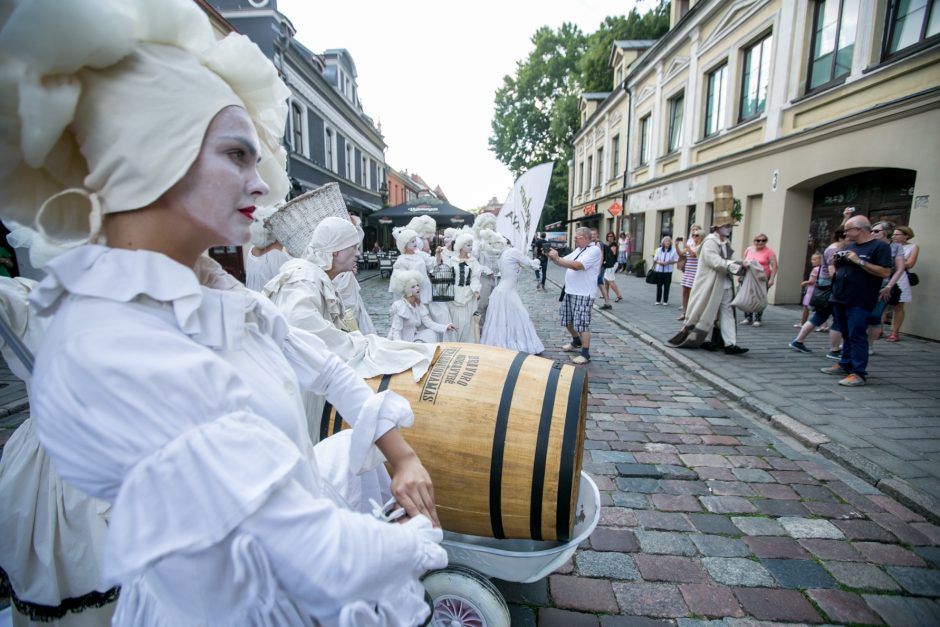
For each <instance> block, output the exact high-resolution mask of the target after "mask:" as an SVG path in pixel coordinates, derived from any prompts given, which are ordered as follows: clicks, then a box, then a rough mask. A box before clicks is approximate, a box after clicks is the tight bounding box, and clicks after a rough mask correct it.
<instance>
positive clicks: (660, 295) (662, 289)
mask: <svg viewBox="0 0 940 627" xmlns="http://www.w3.org/2000/svg"><path fill="white" fill-rule="evenodd" d="M670 285H672V271H671V270H670V271H669V272H657V273H656V302H657V303H664V304H665V303H668V302H669V286H670Z"/></svg>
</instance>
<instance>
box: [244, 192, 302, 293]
mask: <svg viewBox="0 0 940 627" xmlns="http://www.w3.org/2000/svg"><path fill="white" fill-rule="evenodd" d="M275 211H277V207H276V206H273V207H258V209H256V210H255V212H254V214H252V216H251V217H252V219H253V220H254V221H253V222H252V223H251V250H249V251H248V254H247V255H245V286H246V287H247V288H248V289H250V290H254V291H256V292H260V291H261V288H263V287H264V284H265V283H267V282H268V281H270V280H271V279H272V278H274V277H275V276H277V273H278V272H280V270H281V266H283V265H284V264H285V263H287V262H288V261H290V260H291V259H292V257H291V256H290V255H289V254H287V251H285V250H284V246H282V245H281V243H280V242H279V241H277V237H276V236H275V235H274V233H272V232H271V229H269V228H267V227H265V226H264V220H265V218H267V217H269V216H271V215H272V214H274V212H275Z"/></svg>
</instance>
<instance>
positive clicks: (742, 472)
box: [728, 457, 776, 483]
mask: <svg viewBox="0 0 940 627" xmlns="http://www.w3.org/2000/svg"><path fill="white" fill-rule="evenodd" d="M728 459H732V458H730V457H729V458H728ZM731 474H733V475H734V476H735V477H737V478H738V479H739V480H740V481H747V482H748V483H774V482H776V479H774V478H773V477H772V476H771V474H770V473H769V472H767V471H766V470H761V469H759V468H732V469H731Z"/></svg>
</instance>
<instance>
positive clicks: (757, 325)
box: [754, 320, 764, 327]
mask: <svg viewBox="0 0 940 627" xmlns="http://www.w3.org/2000/svg"><path fill="white" fill-rule="evenodd" d="M763 325H764V323H763V322H761V321H760V320H755V321H754V326H755V327H760V326H763Z"/></svg>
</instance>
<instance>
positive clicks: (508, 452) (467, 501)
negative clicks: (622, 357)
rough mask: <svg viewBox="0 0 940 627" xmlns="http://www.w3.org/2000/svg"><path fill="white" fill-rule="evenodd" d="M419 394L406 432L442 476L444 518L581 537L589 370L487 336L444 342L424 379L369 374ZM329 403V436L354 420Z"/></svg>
mask: <svg viewBox="0 0 940 627" xmlns="http://www.w3.org/2000/svg"><path fill="white" fill-rule="evenodd" d="M367 383H368V384H369V385H370V386H372V388H373V389H375V390H377V391H382V390H393V391H394V392H396V393H398V394H400V395H402V396H403V397H405V398H406V399H408V401H409V402H410V403H411V407H412V409H413V410H414V414H415V421H414V425H413V426H412V427H411V428H410V429H402V435H404V436H405V439H406V440H407V441H408V443H409V444H410V445H411V446H412V448H414V450H415V452H416V453H417V454H418V456H419V457H420V458H421V461H422V463H423V464H424V466H425V468H427V470H428V472H429V473H430V475H431V479H432V480H433V481H434V496H435V500H436V501H437V513H438V516H439V517H440V519H441V525H442V526H443V527H444V529H446V530H448V531H454V532H457V533H464V534H469V535H476V536H486V537H494V538H526V539H534V540H560V541H568V540H570V539H571V531H572V528H573V525H574V513H575V504H576V503H577V499H578V483H579V477H580V473H581V455H582V451H583V448H584V418H585V409H586V406H587V374H586V373H585V371H584V370H583V369H578V368H575V367H574V366H570V365H561V364H560V363H558V362H555V361H551V360H548V359H543V358H541V357H536V356H534V355H529V354H527V353H518V352H516V351H511V350H506V349H503V348H495V347H492V346H484V345H482V344H459V343H444V344H441V350H440V351H439V352H438V356H437V359H436V360H435V362H434V363H433V364H432V365H431V368H430V369H429V370H428V372H427V374H425V376H424V377H423V378H422V380H421V381H419V382H418V383H415V382H414V380H413V377H412V376H411V373H410V372H404V373H400V374H397V375H385V376H381V377H374V378H372V379H369V380H367ZM347 426H348V425H346V423H345V422H343V420H342V417H341V416H338V415H336V411H335V410H334V409H333V408H332V407H331V406H330V405H329V404H327V405H326V407H325V408H324V410H323V419H322V421H321V423H320V437H321V439H322V438H324V437H326V436H328V435H332V434H334V433H336V432H338V431H339V430H340V429H341V428H346V427H347Z"/></svg>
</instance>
